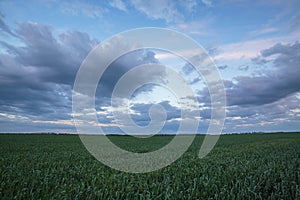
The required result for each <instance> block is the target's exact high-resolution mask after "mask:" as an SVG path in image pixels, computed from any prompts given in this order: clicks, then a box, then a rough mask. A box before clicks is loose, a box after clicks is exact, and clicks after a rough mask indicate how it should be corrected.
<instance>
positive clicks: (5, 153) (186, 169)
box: [0, 133, 300, 199]
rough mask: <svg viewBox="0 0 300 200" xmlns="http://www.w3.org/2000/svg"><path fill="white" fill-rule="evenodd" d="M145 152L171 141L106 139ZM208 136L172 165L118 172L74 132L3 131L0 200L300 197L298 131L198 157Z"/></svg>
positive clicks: (234, 141) (250, 139)
mask: <svg viewBox="0 0 300 200" xmlns="http://www.w3.org/2000/svg"><path fill="white" fill-rule="evenodd" d="M109 138H110V140H111V141H112V142H113V143H115V144H116V145H118V146H120V147H121V148H123V149H126V150H128V151H132V152H140V153H146V152H150V151H154V150H156V149H159V148H161V147H163V146H164V145H166V144H167V143H168V142H170V141H171V140H172V138H173V137H172V136H154V137H151V138H147V139H138V138H133V137H130V136H109ZM203 138H204V136H201V135H199V136H196V138H195V140H194V142H193V144H192V145H191V146H190V148H189V149H188V151H187V152H186V153H185V154H184V155H183V156H182V157H181V158H180V159H178V160H177V161H175V162H174V163H173V164H171V165H169V166H167V167H165V168H163V169H160V170H157V171H154V172H150V173H143V174H131V173H125V172H120V171H117V170H114V169H111V168H109V167H107V166H106V165H104V164H102V163H100V162H99V161H97V160H96V159H95V158H94V157H93V156H92V155H91V154H90V153H89V152H88V151H87V150H86V149H85V147H84V146H83V144H82V143H81V141H80V139H79V137H78V136H77V135H50V134H34V135H30V134H1V135H0V149H1V150H0V154H1V156H0V166H1V168H0V174H1V177H0V179H1V188H0V199H300V133H267V134H234V135H222V136H221V137H220V139H219V141H218V143H217V145H216V146H215V148H214V149H213V150H212V151H211V152H210V153H209V155H208V156H206V157H205V158H203V159H199V158H198V152H199V148H200V146H201V144H202V141H203Z"/></svg>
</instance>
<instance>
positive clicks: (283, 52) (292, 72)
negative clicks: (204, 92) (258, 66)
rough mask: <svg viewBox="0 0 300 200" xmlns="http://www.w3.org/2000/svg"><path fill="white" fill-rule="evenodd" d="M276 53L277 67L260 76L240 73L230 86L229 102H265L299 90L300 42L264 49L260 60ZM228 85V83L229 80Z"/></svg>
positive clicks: (275, 63)
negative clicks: (241, 74)
mask: <svg viewBox="0 0 300 200" xmlns="http://www.w3.org/2000/svg"><path fill="white" fill-rule="evenodd" d="M274 54H277V55H278V56H277V57H276V58H275V59H274V60H273V61H272V63H273V67H274V70H272V71H267V72H268V73H267V72H266V73H265V74H264V75H260V76H250V77H248V76H247V77H246V76H238V77H235V82H232V83H231V84H230V87H228V86H227V100H228V104H229V105H240V106H247V105H263V104H268V103H272V102H275V101H278V100H279V99H282V98H285V97H287V96H289V95H291V94H293V93H295V92H298V91H300V79H299V75H300V68H299V66H300V44H299V42H296V43H294V44H287V45H282V44H276V45H274V46H273V47H271V48H269V49H266V50H263V51H262V52H261V55H262V56H261V57H262V58H261V59H264V58H267V57H269V56H272V55H274ZM227 84H228V83H227Z"/></svg>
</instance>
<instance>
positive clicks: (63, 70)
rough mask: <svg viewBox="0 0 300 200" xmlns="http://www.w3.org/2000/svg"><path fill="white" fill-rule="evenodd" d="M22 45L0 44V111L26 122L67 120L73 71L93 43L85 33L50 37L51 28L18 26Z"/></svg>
mask: <svg viewBox="0 0 300 200" xmlns="http://www.w3.org/2000/svg"><path fill="white" fill-rule="evenodd" d="M17 25H18V28H17V30H16V31H15V33H16V34H17V37H18V38H20V39H21V40H22V41H23V43H24V44H25V45H24V46H21V47H20V46H13V45H10V44H7V43H5V42H4V41H1V45H2V46H4V47H5V48H6V49H7V53H2V54H0V93H1V97H0V112H5V113H10V114H17V115H23V116H27V117H29V118H30V119H39V120H51V119H53V120H59V119H70V117H71V116H70V113H71V89H72V84H73V81H74V78H75V74H76V71H77V69H78V68H79V66H80V64H81V62H82V60H83V59H84V58H85V56H86V55H87V54H88V52H89V51H90V50H91V49H92V47H94V46H95V45H96V44H97V42H96V40H92V39H90V38H89V36H88V35H87V34H86V33H81V32H75V31H74V32H64V33H62V34H60V35H59V36H57V37H55V36H54V35H53V33H52V32H53V30H52V27H50V26H48V25H40V24H36V23H32V22H28V23H18V24H17Z"/></svg>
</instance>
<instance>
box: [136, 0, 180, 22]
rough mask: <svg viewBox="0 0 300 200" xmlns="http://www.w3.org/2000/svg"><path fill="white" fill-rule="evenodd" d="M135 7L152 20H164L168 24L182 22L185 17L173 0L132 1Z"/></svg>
mask: <svg viewBox="0 0 300 200" xmlns="http://www.w3.org/2000/svg"><path fill="white" fill-rule="evenodd" d="M131 3H132V4H133V6H134V7H135V8H136V9H137V10H138V11H140V12H142V13H144V14H146V15H147V16H148V17H149V18H151V19H163V20H165V21H166V22H167V23H171V22H179V21H182V19H183V15H182V14H181V13H180V12H179V11H178V10H177V8H176V5H175V3H174V1H171V0H152V1H143V0H132V1H131Z"/></svg>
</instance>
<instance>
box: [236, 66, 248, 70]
mask: <svg viewBox="0 0 300 200" xmlns="http://www.w3.org/2000/svg"><path fill="white" fill-rule="evenodd" d="M238 69H239V70H241V71H247V70H248V69H249V66H248V65H241V66H239V67H238Z"/></svg>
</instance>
